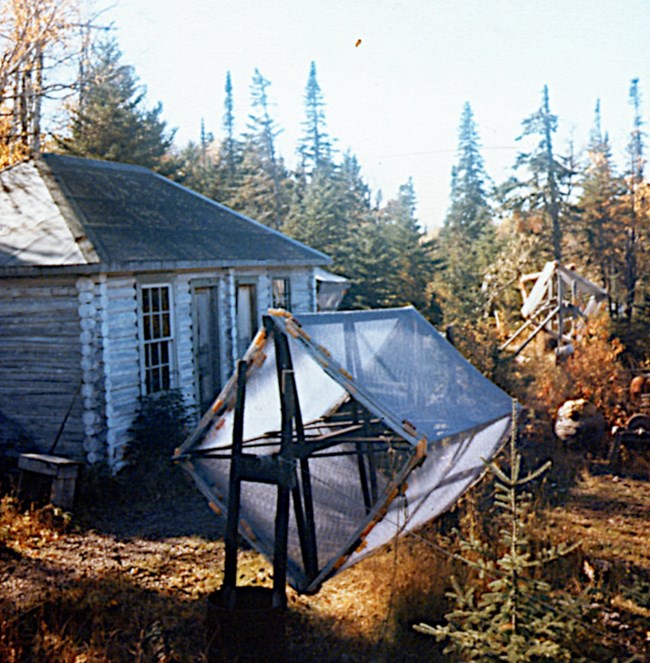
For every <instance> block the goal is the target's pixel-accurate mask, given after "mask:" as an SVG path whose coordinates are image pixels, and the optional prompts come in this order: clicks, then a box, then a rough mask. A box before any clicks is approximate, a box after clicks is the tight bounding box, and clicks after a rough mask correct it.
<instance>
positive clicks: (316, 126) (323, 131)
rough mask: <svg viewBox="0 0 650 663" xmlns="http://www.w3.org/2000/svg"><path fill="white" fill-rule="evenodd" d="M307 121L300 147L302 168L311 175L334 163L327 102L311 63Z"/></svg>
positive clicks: (306, 92)
mask: <svg viewBox="0 0 650 663" xmlns="http://www.w3.org/2000/svg"><path fill="white" fill-rule="evenodd" d="M304 99H305V120H304V122H303V123H302V126H303V131H304V133H303V136H302V138H301V140H300V143H299V145H298V154H299V155H300V156H301V168H302V169H303V170H305V171H306V172H308V173H310V172H312V171H313V170H315V169H316V168H319V167H321V166H323V165H325V164H329V163H331V161H332V155H333V147H332V140H331V139H330V137H329V135H328V133H327V122H326V120H325V102H324V100H323V95H322V92H321V89H320V86H319V85H318V81H317V79H316V64H315V63H314V62H312V63H311V67H310V69H309V78H308V79H307V86H306V88H305V98H304Z"/></svg>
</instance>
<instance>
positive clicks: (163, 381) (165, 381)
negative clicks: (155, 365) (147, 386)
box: [160, 366, 170, 389]
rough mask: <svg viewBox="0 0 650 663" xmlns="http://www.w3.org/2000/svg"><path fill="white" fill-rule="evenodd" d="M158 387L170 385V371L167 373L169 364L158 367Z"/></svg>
mask: <svg viewBox="0 0 650 663" xmlns="http://www.w3.org/2000/svg"><path fill="white" fill-rule="evenodd" d="M160 374H161V375H160V388H161V389H169V387H170V379H169V378H170V373H169V366H163V367H162V368H161V369H160Z"/></svg>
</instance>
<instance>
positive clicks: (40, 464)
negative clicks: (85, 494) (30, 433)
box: [18, 454, 79, 510]
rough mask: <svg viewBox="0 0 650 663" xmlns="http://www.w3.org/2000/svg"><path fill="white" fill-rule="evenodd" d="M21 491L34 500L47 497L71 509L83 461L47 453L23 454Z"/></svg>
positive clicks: (22, 496) (20, 462)
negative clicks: (80, 463)
mask: <svg viewBox="0 0 650 663" xmlns="http://www.w3.org/2000/svg"><path fill="white" fill-rule="evenodd" d="M18 469H19V470H20V477H19V479H18V495H19V497H20V498H21V499H25V500H29V501H31V502H38V501H46V502H50V503H51V504H54V505H55V506H59V507H61V508H62V509H65V510H70V509H72V506H73V504H74V492H75V486H76V483H77V474H78V473H79V463H77V462H76V461H74V460H69V459H68V458H61V457H60V456H50V455H47V454H20V457H19V458H18Z"/></svg>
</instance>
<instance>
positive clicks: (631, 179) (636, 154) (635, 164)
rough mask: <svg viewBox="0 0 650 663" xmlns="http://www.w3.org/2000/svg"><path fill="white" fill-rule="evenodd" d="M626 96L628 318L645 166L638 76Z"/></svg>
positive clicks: (634, 285)
mask: <svg viewBox="0 0 650 663" xmlns="http://www.w3.org/2000/svg"><path fill="white" fill-rule="evenodd" d="M629 100H630V105H631V106H632V108H633V111H634V116H633V125H632V131H631V132H630V140H629V143H628V146H627V153H628V157H629V165H628V168H627V170H626V181H627V197H628V219H629V221H628V224H627V229H626V236H625V256H624V270H623V282H624V285H625V317H626V319H627V320H628V321H631V320H632V315H633V310H634V304H635V299H636V290H637V284H638V281H639V265H638V252H639V243H640V242H639V236H640V233H641V231H642V229H641V227H640V218H641V216H642V211H641V208H642V196H641V195H639V194H640V191H641V190H642V189H643V171H644V168H645V154H644V149H645V145H644V140H643V139H644V133H643V130H642V127H643V120H642V117H641V93H640V91H639V79H638V78H634V79H633V80H632V82H631V84H630V93H629Z"/></svg>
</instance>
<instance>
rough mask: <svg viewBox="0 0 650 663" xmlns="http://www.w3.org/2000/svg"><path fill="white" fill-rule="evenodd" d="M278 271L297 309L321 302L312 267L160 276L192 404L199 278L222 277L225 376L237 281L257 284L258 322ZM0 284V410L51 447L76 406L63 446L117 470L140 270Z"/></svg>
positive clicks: (180, 383) (132, 409) (131, 402)
mask: <svg viewBox="0 0 650 663" xmlns="http://www.w3.org/2000/svg"><path fill="white" fill-rule="evenodd" d="M148 276H150V275H148ZM274 277H282V278H289V279H290V281H291V303H292V309H293V311H294V312H295V313H302V312H309V311H314V310H315V302H316V295H315V281H314V276H313V270H311V269H308V268H300V269H299V268H285V269H280V268H276V269H247V270H241V271H240V270H235V269H228V270H214V271H210V272H207V271H206V272H187V273H179V274H175V275H170V274H169V273H167V274H166V275H161V278H160V280H159V281H158V282H160V283H169V284H170V285H171V286H172V289H173V303H174V324H175V329H174V352H175V364H174V366H175V386H177V387H179V388H180V389H181V391H182V393H183V395H184V397H185V401H186V404H187V405H188V406H189V407H190V408H196V393H195V390H196V379H195V378H196V375H195V372H196V366H195V356H194V345H193V344H194V338H193V330H192V283H193V281H201V280H205V279H210V280H212V281H215V280H216V281H217V282H218V284H219V293H220V295H219V297H220V301H219V304H220V321H221V329H220V339H219V340H220V348H221V359H222V366H221V379H222V383H223V384H225V382H226V380H227V379H228V378H229V377H230V375H231V373H232V370H233V367H234V365H235V361H236V359H237V357H235V348H236V347H237V343H236V328H235V325H236V292H235V285H236V282H237V279H240V278H241V279H246V280H247V281H248V282H250V281H251V280H252V281H253V282H255V283H256V284H257V293H258V322H260V323H261V319H262V316H263V315H264V314H265V313H266V311H267V310H268V309H269V308H270V307H271V306H272V293H271V280H272V278H274ZM1 283H2V284H1V285H0V411H1V412H2V414H3V415H4V416H5V417H9V418H10V419H11V420H13V421H15V422H16V423H17V424H19V425H20V426H21V427H22V428H24V429H25V430H26V431H27V432H28V433H29V435H30V436H31V437H32V438H33V440H34V442H35V445H36V448H37V449H38V450H39V451H41V452H45V451H49V449H50V447H51V445H52V443H53V442H54V439H55V437H56V434H57V431H58V429H59V427H60V425H61V422H62V421H63V418H64V416H65V413H66V411H67V410H68V408H69V407H70V405H71V404H73V405H72V410H71V414H70V417H69V419H68V421H67V424H66V426H65V429H64V432H63V434H62V436H61V439H60V441H59V443H58V446H57V449H56V452H57V453H60V454H62V455H67V456H69V457H72V458H75V459H79V460H82V459H85V460H86V461H87V462H89V463H96V462H101V461H106V462H108V464H109V465H110V466H111V467H112V468H113V469H114V470H117V469H119V468H120V467H121V466H122V464H123V463H124V452H125V449H126V445H127V443H128V440H129V429H130V428H131V425H132V423H133V420H134V418H135V415H136V413H137V410H138V406H139V398H140V396H141V395H142V393H141V392H142V387H141V370H142V367H141V366H140V362H141V357H140V347H139V342H140V341H139V338H138V304H137V283H138V281H137V278H136V277H135V276H133V275H119V276H112V275H108V276H105V275H96V276H93V277H87V276H83V277H79V278H75V277H70V278H61V279H48V280H45V279H27V278H25V279H14V280H11V281H3V282H1ZM77 392H78V393H77ZM75 394H76V397H75ZM73 399H74V403H73Z"/></svg>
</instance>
